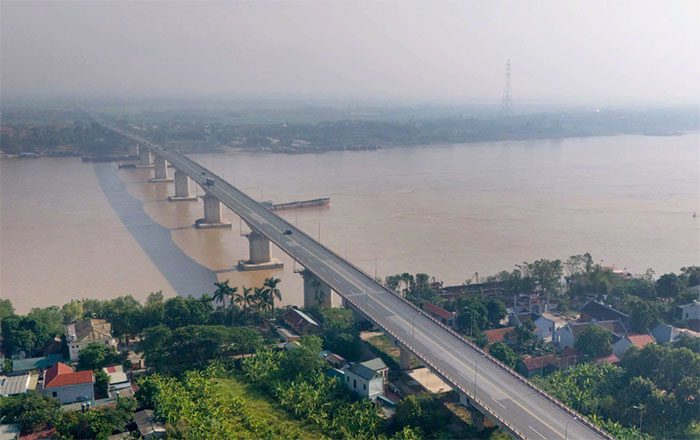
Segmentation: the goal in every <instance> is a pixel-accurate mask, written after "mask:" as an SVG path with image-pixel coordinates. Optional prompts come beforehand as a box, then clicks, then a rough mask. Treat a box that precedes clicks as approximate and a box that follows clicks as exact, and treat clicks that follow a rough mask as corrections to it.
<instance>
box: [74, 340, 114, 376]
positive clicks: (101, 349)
mask: <svg viewBox="0 0 700 440" xmlns="http://www.w3.org/2000/svg"><path fill="white" fill-rule="evenodd" d="M124 360H125V357H124V356H123V355H120V354H119V353H117V352H116V350H114V349H113V348H112V347H108V346H106V345H105V344H100V343H97V342H93V343H92V344H90V345H88V346H87V347H84V348H83V349H82V350H80V353H79V354H78V369H80V370H99V369H100V368H102V367H106V366H107V365H114V364H121V363H124Z"/></svg>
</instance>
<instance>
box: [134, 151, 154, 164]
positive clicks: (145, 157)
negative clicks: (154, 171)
mask: <svg viewBox="0 0 700 440" xmlns="http://www.w3.org/2000/svg"><path fill="white" fill-rule="evenodd" d="M138 150H139V163H138V165H136V168H152V167H153V155H152V154H151V152H150V151H149V150H148V148H145V147H141V146H139V147H138Z"/></svg>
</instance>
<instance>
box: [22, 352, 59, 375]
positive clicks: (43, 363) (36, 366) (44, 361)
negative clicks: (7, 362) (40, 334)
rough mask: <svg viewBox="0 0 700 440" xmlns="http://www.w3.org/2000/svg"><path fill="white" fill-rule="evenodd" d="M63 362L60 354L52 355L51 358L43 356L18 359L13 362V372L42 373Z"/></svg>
mask: <svg viewBox="0 0 700 440" xmlns="http://www.w3.org/2000/svg"><path fill="white" fill-rule="evenodd" d="M62 360H63V356H61V355H60V354H52V355H50V356H42V357H35V358H26V359H16V360H13V361H12V371H13V372H15V373H16V372H22V371H40V370H45V369H47V368H49V367H51V366H53V365H56V364H57V363H59V362H61V361H62Z"/></svg>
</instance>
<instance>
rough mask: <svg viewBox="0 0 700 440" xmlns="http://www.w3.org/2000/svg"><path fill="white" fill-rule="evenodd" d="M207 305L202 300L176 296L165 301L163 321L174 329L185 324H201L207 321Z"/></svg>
mask: <svg viewBox="0 0 700 440" xmlns="http://www.w3.org/2000/svg"><path fill="white" fill-rule="evenodd" d="M208 318H209V307H208V306H207V305H206V304H205V303H204V302H202V301H200V300H198V299H196V298H193V297H191V296H190V297H187V298H183V297H181V296H176V297H173V298H170V299H168V300H167V301H165V304H164V306H163V322H164V324H165V325H167V326H168V327H170V328H172V329H174V328H178V327H184V326H186V325H201V324H204V323H206V322H207V321H208Z"/></svg>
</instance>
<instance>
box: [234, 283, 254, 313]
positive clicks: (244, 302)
mask: <svg viewBox="0 0 700 440" xmlns="http://www.w3.org/2000/svg"><path fill="white" fill-rule="evenodd" d="M242 289H243V292H241V293H237V294H236V296H235V297H234V299H233V301H234V302H235V303H236V304H239V305H240V307H241V309H243V314H244V315H247V314H248V306H249V305H250V304H251V302H252V295H251V294H250V292H251V291H252V290H253V288H252V287H246V286H243V287H242Z"/></svg>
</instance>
